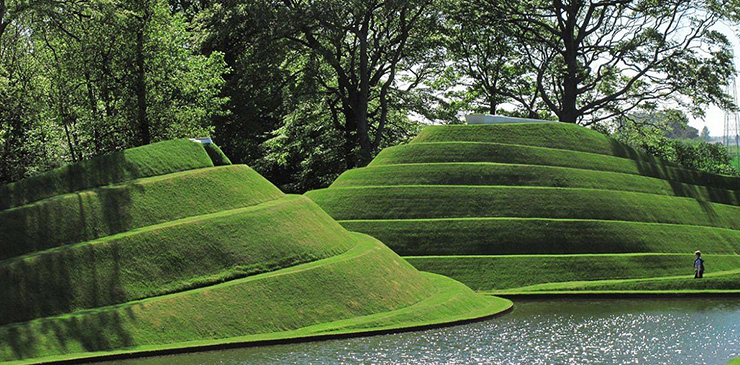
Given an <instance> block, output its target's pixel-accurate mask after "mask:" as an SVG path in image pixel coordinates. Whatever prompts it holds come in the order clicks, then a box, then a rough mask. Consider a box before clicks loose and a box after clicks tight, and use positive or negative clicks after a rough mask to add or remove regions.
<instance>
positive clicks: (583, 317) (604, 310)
mask: <svg viewBox="0 0 740 365" xmlns="http://www.w3.org/2000/svg"><path fill="white" fill-rule="evenodd" d="M739 355H740V300H737V299H735V300H733V299H666V300H660V299H650V300H644V299H639V300H628V299H618V300H572V299H571V300H537V301H520V302H515V310H514V311H513V312H511V313H509V314H506V315H504V316H502V317H498V318H494V319H492V320H488V321H484V322H478V323H475V324H470V325H465V326H456V327H450V328H444V329H438V330H430V331H424V332H411V333H404V334H397V335H388V336H375V337H365V338H355V339H348V340H334V341H323V342H311V343H301V344H290V345H277V346H268V347H255V348H244V349H236V350H225V351H212V352H203V353H195V354H185V355H174V356H163V357H155V358H148V359H141V360H131V361H127V362H126V363H129V364H139V363H141V364H144V363H146V364H170V363H188V364H192V363H200V364H264V363H359V362H362V363H411V362H414V363H453V364H468V363H503V364H520V363H521V364H562V363H578V364H583V363H618V364H628V363H647V364H704V363H707V364H724V363H725V362H727V361H728V360H729V359H730V358H733V357H736V356H739Z"/></svg>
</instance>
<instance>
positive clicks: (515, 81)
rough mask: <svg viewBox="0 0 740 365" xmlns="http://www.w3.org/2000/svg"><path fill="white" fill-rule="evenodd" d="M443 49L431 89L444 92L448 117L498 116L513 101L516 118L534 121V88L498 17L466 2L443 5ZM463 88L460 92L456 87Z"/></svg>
mask: <svg viewBox="0 0 740 365" xmlns="http://www.w3.org/2000/svg"><path fill="white" fill-rule="evenodd" d="M444 10H445V12H444V15H445V16H444V18H445V23H444V28H443V33H444V37H445V47H446V50H447V52H448V54H447V58H448V61H449V62H448V70H447V72H446V73H445V74H444V75H443V77H442V79H441V80H438V82H437V83H436V84H435V86H436V87H443V88H445V89H448V90H449V91H447V93H446V98H447V99H448V100H450V101H451V103H450V105H451V106H452V110H451V112H452V114H453V115H454V117H455V118H456V117H457V115H455V114H457V110H465V111H474V112H487V113H489V114H497V113H499V112H500V111H501V110H500V106H501V105H502V104H505V103H513V104H515V105H516V106H517V107H518V111H519V113H520V114H521V115H524V116H528V117H531V118H536V117H538V115H537V114H538V107H539V105H538V103H537V101H538V97H537V89H536V88H535V87H534V83H533V79H532V78H531V75H532V70H531V69H529V68H528V67H527V66H528V65H527V64H526V63H525V62H524V61H525V60H524V59H523V54H522V53H521V50H520V46H519V45H518V44H517V43H516V42H515V41H514V39H513V37H512V35H513V32H514V31H513V29H511V27H510V25H509V23H507V22H505V21H502V20H501V19H502V18H503V17H494V16H490V15H491V14H488V15H489V16H488V17H486V16H485V14H484V13H482V12H481V11H480V7H479V6H478V5H477V4H476V5H472V4H470V3H469V2H467V1H449V2H445V7H444ZM461 85H463V86H465V89H463V90H461V89H460V86H461Z"/></svg>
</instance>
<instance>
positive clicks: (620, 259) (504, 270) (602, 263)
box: [404, 253, 740, 291]
mask: <svg viewBox="0 0 740 365" xmlns="http://www.w3.org/2000/svg"><path fill="white" fill-rule="evenodd" d="M404 258H405V259H406V260H407V261H409V262H410V263H411V264H412V265H414V267H416V268H418V269H419V270H422V271H428V272H433V273H437V274H440V275H445V276H449V277H451V278H453V279H455V280H457V281H460V282H462V283H464V284H465V285H467V286H469V287H471V288H472V289H474V290H479V291H495V290H504V289H515V288H520V287H526V286H531V285H538V284H545V283H555V284H553V287H552V288H551V287H550V286H549V285H548V286H545V289H543V290H555V289H561V288H560V287H559V286H558V285H559V284H557V283H558V282H569V281H574V280H579V281H587V280H590V281H595V280H614V279H617V280H623V279H643V278H650V277H656V276H657V277H679V278H691V277H693V271H692V266H691V264H692V261H693V256H692V255H691V254H690V253H688V254H686V253H684V254H654V253H650V254H599V255H591V254H578V255H498V256H406V257H404ZM705 259H706V265H707V267H708V268H711V271H712V272H722V271H732V270H737V269H738V268H740V256H738V255H713V254H706V255H705ZM524 273H526V275H523V274H524ZM583 288H584V289H586V288H588V289H592V288H590V286H584V287H583ZM633 289H634V288H633ZM640 289H645V288H644V287H640ZM519 290H524V289H521V288H520V289H519Z"/></svg>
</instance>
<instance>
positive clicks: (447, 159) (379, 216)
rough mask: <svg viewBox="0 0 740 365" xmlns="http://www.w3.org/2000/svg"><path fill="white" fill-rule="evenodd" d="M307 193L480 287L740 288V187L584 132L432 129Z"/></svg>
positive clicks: (566, 128) (335, 213) (420, 263)
mask: <svg viewBox="0 0 740 365" xmlns="http://www.w3.org/2000/svg"><path fill="white" fill-rule="evenodd" d="M306 195H307V196H308V197H310V198H311V199H312V200H314V201H315V202H316V203H318V204H319V205H320V206H321V207H322V208H324V210H326V211H327V212H328V213H329V214H330V215H331V216H332V217H334V218H335V219H337V220H339V222H340V223H341V224H342V225H343V226H344V227H346V228H347V229H349V230H352V231H358V232H364V233H367V234H370V235H372V236H374V237H377V238H378V239H380V240H382V241H383V242H384V243H386V244H387V245H388V246H389V247H390V248H392V249H393V250H395V251H396V252H397V253H399V254H400V255H402V256H406V257H405V258H406V259H407V260H408V261H409V262H411V264H412V265H414V266H415V267H417V268H418V269H420V270H423V271H430V272H435V273H439V274H443V275H447V276H450V277H452V278H454V279H457V280H459V281H461V282H463V283H465V284H467V285H469V286H470V287H471V288H473V289H475V290H478V291H481V292H486V293H500V294H506V293H508V294H512V293H563V292H567V293H572V292H578V293H584V292H596V293H609V292H615V291H616V292H632V291H649V292H662V291H667V292H676V291H686V292H691V291H706V292H711V291H740V256H738V250H740V206H738V205H739V204H740V179H738V178H734V177H730V176H721V175H715V174H709V173H705V172H700V171H696V170H691V169H686V168H683V167H681V166H677V165H674V164H670V163H666V162H663V161H661V160H659V159H656V158H654V157H652V156H649V155H646V154H644V153H641V152H639V151H636V150H634V149H632V148H630V147H628V146H625V145H622V144H620V143H618V142H617V141H615V140H613V139H610V138H608V137H606V136H604V135H602V134H600V133H597V132H594V131H591V130H589V129H586V128H583V127H579V126H576V125H571V124H561V123H530V124H497V125H469V126H468V125H466V126H430V127H427V128H425V129H424V130H423V131H422V132H421V134H420V135H419V136H418V137H416V138H415V139H414V140H412V141H411V143H409V144H406V145H401V146H396V147H391V148H387V149H385V150H383V151H382V152H381V153H380V154H379V155H378V156H377V157H376V158H375V159H374V160H373V161H372V163H370V165H369V166H368V167H366V168H360V169H354V170H350V171H347V172H345V173H344V174H342V175H341V176H340V177H339V178H338V179H337V180H336V181H335V182H334V183H333V184H332V185H331V186H330V187H329V188H327V189H323V190H317V191H312V192H309V193H307V194H306ZM697 249H700V250H702V252H704V258H705V260H706V267H707V275H706V277H705V278H704V279H703V280H694V279H693V265H692V263H693V252H694V251H695V250H697Z"/></svg>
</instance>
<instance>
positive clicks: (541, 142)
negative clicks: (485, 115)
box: [411, 123, 665, 163]
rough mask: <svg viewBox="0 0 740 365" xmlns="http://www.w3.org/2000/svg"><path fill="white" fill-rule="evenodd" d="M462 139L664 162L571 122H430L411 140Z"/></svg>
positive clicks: (416, 141) (449, 140)
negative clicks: (431, 123)
mask: <svg viewBox="0 0 740 365" xmlns="http://www.w3.org/2000/svg"><path fill="white" fill-rule="evenodd" d="M461 141H465V142H498V143H508V144H521V145H530V146H539V147H548V148H557V149H563V150H572V151H582V152H591V153H597V154H603V155H613V156H619V157H625V158H631V159H639V160H645V161H651V162H654V163H665V161H663V160H661V159H658V158H656V157H654V156H652V155H650V154H647V153H645V152H641V151H638V150H636V149H634V148H632V147H630V146H627V145H624V144H622V143H619V142H617V141H616V140H614V139H613V138H610V137H607V136H605V135H603V134H601V133H599V132H596V131H592V130H590V129H587V128H584V127H581V126H578V125H575V124H571V123H527V124H488V125H443V126H442V125H437V126H435V125H432V126H427V127H426V128H424V129H423V130H422V131H421V132H420V133H419V135H418V136H417V137H416V138H414V139H413V140H412V141H411V143H420V142H461Z"/></svg>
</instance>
